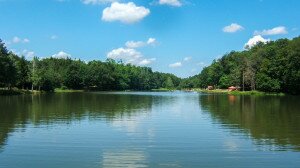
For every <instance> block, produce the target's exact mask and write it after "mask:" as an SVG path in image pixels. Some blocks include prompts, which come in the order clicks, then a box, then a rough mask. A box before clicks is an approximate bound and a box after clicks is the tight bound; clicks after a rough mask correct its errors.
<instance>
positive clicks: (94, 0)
mask: <svg viewBox="0 0 300 168" xmlns="http://www.w3.org/2000/svg"><path fill="white" fill-rule="evenodd" d="M117 1H118V0H81V2H82V3H84V4H87V5H89V4H92V5H98V4H105V3H112V2H117Z"/></svg>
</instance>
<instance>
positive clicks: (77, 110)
mask: <svg viewBox="0 0 300 168" xmlns="http://www.w3.org/2000/svg"><path fill="white" fill-rule="evenodd" d="M152 101H153V96H151V95H149V96H145V95H144V96H142V95H125V94H123V95H120V94H97V93H72V94H45V95H35V96H28V95H26V96H11V97H0V108H1V109H0V148H1V146H3V145H4V143H5V140H6V139H7V136H8V134H9V133H10V132H13V131H14V129H16V128H21V127H25V126H26V123H32V124H34V125H40V124H54V123H63V124H68V123H71V122H72V121H74V120H81V119H84V118H86V117H89V119H104V120H107V121H112V120H113V119H115V118H122V117H131V116H134V115H138V114H139V113H141V112H143V113H146V112H148V111H149V110H150V109H151V108H152Z"/></svg>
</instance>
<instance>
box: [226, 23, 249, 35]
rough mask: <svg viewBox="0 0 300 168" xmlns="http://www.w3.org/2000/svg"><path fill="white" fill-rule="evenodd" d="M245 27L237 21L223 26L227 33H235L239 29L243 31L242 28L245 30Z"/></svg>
mask: <svg viewBox="0 0 300 168" xmlns="http://www.w3.org/2000/svg"><path fill="white" fill-rule="evenodd" d="M243 29H244V27H243V26H241V25H239V24H237V23H232V24H231V25H229V26H225V27H224V28H223V32H225V33H235V32H237V31H241V30H243Z"/></svg>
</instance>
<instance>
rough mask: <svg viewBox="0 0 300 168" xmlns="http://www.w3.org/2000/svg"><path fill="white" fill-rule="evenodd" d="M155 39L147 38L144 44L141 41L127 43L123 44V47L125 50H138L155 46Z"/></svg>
mask: <svg viewBox="0 0 300 168" xmlns="http://www.w3.org/2000/svg"><path fill="white" fill-rule="evenodd" d="M155 44H156V39H155V38H149V39H148V40H147V41H146V42H143V41H127V42H126V43H125V46H126V47H127V48H140V47H145V46H147V45H155Z"/></svg>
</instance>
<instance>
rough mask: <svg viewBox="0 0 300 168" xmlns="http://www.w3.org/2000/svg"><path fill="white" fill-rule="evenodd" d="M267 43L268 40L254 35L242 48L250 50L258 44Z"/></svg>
mask: <svg viewBox="0 0 300 168" xmlns="http://www.w3.org/2000/svg"><path fill="white" fill-rule="evenodd" d="M268 41H270V39H264V38H263V37H262V36H261V35H256V36H254V37H252V38H250V39H249V41H248V42H247V43H246V44H245V46H244V47H245V48H252V47H253V46H255V45H256V44H258V43H259V42H262V43H267V42H268Z"/></svg>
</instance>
